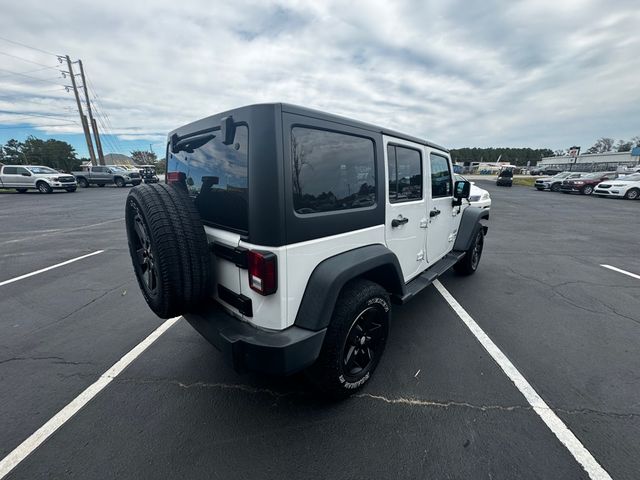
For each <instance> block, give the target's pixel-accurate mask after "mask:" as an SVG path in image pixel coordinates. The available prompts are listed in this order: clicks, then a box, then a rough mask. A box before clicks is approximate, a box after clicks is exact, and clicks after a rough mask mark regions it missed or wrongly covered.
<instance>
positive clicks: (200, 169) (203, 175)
mask: <svg viewBox="0 0 640 480" xmlns="http://www.w3.org/2000/svg"><path fill="white" fill-rule="evenodd" d="M222 140H223V139H222V138H221V135H220V128H219V127H217V128H216V127H213V128H210V129H208V130H206V131H197V132H194V134H193V135H191V136H190V135H184V136H183V137H181V139H180V140H179V141H178V142H177V144H176V145H175V146H174V147H173V148H169V149H168V152H167V160H168V161H167V176H166V178H167V182H168V183H173V184H176V185H177V186H179V187H180V188H184V189H185V190H186V191H187V192H188V193H189V196H190V197H191V198H192V199H193V201H194V204H195V206H196V209H197V210H198V213H199V214H200V218H201V219H202V222H203V224H204V227H205V232H206V234H207V239H208V241H209V244H210V246H211V251H212V254H211V262H212V268H213V272H214V286H213V291H212V296H213V297H214V298H215V299H216V300H217V301H219V302H220V303H222V304H223V305H225V306H226V307H227V308H228V309H229V310H230V311H232V312H234V313H235V314H236V315H237V316H239V317H240V316H242V315H241V313H240V311H239V310H238V308H236V307H234V306H233V305H232V303H230V302H234V299H235V300H237V299H238V298H239V296H240V295H241V293H242V289H241V285H240V278H241V271H242V269H241V267H239V266H238V263H240V261H241V260H242V258H240V257H241V256H242V255H241V254H240V253H239V251H238V247H239V245H240V240H241V238H242V237H243V236H246V235H247V234H248V196H247V188H248V183H247V182H248V143H249V129H248V127H247V126H246V125H238V126H237V127H236V128H235V138H234V141H233V143H232V144H230V145H227V144H225V143H224V142H223V141H222ZM172 150H173V151H172ZM245 271H246V270H245ZM247 288H248V286H247Z"/></svg>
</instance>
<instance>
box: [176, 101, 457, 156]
mask: <svg viewBox="0 0 640 480" xmlns="http://www.w3.org/2000/svg"><path fill="white" fill-rule="evenodd" d="M262 106H275V107H280V108H281V109H282V111H283V112H287V113H293V114H295V115H302V116H306V117H311V118H317V119H319V120H326V121H329V122H334V123H339V124H342V125H347V126H350V127H355V128H361V129H363V130H369V131H372V132H376V133H382V134H383V135H388V136H391V137H396V138H400V139H402V140H408V141H410V142H414V143H418V144H421V145H426V146H428V147H431V148H435V149H438V150H441V151H443V152H448V151H449V150H448V149H446V148H444V147H442V146H440V145H437V144H435V143H432V142H429V141H427V140H424V139H422V138H418V137H414V136H412V135H407V134H406V133H401V132H398V131H396V130H391V129H389V128H384V127H380V126H378V125H374V124H371V123H366V122H361V121H359V120H354V119H351V118H347V117H343V116H341V115H334V114H332V113H327V112H322V111H320V110H315V109H312V108H307V107H301V106H299V105H292V104H290V103H256V104H252V105H246V106H244V107H238V108H234V109H232V110H227V111H225V112H220V113H216V114H215V115H211V116H210V117H207V118H203V119H201V120H197V121H195V122H192V123H189V124H187V125H183V126H182V127H180V128H177V129H175V130H174V131H172V132H170V133H169V136H171V135H173V134H174V133H175V134H178V135H181V134H183V132H185V131H189V130H191V129H192V128H194V127H195V128H196V129H198V127H199V125H202V122H203V121H206V120H207V119H211V118H215V117H218V118H221V117H225V116H228V115H231V116H233V113H234V112H237V111H239V110H249V109H252V108H256V107H262Z"/></svg>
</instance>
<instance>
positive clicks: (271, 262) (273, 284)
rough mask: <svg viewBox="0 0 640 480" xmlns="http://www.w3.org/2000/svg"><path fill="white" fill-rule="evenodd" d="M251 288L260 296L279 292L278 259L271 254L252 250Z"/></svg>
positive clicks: (250, 266)
mask: <svg viewBox="0 0 640 480" xmlns="http://www.w3.org/2000/svg"><path fill="white" fill-rule="evenodd" d="M248 264H249V265H248V267H249V287H251V290H254V291H256V292H258V293H259V294H260V295H271V294H272V293H276V290H278V268H277V265H278V257H276V256H275V255H274V254H273V253H271V252H263V251H258V250H250V251H249V255H248Z"/></svg>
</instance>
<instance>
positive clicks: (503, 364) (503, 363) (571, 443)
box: [433, 280, 611, 480]
mask: <svg viewBox="0 0 640 480" xmlns="http://www.w3.org/2000/svg"><path fill="white" fill-rule="evenodd" d="M433 285H434V286H435V287H436V289H437V290H438V292H440V295H442V296H443V297H444V299H445V300H446V301H447V303H448V304H449V305H450V306H451V308H452V309H453V310H454V311H455V312H456V314H457V315H458V317H460V319H461V320H462V321H463V322H464V323H465V325H466V326H467V327H468V328H469V330H471V333H473V335H474V336H475V337H476V339H478V341H479V342H480V343H481V344H482V346H483V347H484V349H485V350H486V351H487V352H488V353H489V355H491V357H492V358H493V359H494V360H495V362H496V363H497V364H498V365H499V366H500V368H501V369H502V370H503V371H504V373H505V374H506V375H507V377H509V379H510V380H511V381H512V382H513V383H514V385H515V386H516V388H517V389H518V390H520V393H522V395H524V398H525V399H526V400H527V402H528V403H529V405H531V406H532V407H533V410H534V411H535V412H536V413H537V414H538V416H539V417H540V418H541V419H542V421H543V422H544V423H545V424H546V425H547V427H549V429H550V430H551V431H552V432H553V434H554V435H555V436H556V437H557V438H558V440H560V442H561V443H562V444H563V445H564V446H565V447H566V448H567V450H569V452H570V453H571V455H573V458H575V459H576V460H577V461H578V463H579V464H580V465H582V468H584V470H585V471H586V472H587V474H588V475H589V477H590V478H591V479H593V480H611V477H610V476H609V474H608V473H607V472H606V470H605V469H604V468H602V467H601V466H600V464H599V463H598V462H597V461H596V459H595V458H593V456H592V455H591V453H590V452H589V451H588V450H587V449H586V448H585V447H584V445H582V443H581V442H580V440H578V438H577V437H576V436H575V435H574V434H573V432H571V430H569V428H568V427H567V426H566V425H565V424H564V423H563V422H562V420H560V418H559V417H558V416H557V415H556V414H555V412H554V411H553V410H551V408H549V406H548V405H547V404H546V403H545V401H544V400H543V399H542V397H540V395H538V393H537V392H536V391H535V390H534V389H533V387H532V386H531V384H530V383H529V382H527V380H526V379H525V378H524V377H523V376H522V374H521V373H520V372H519V371H518V369H517V368H516V367H515V366H514V365H513V363H511V361H510V360H509V359H508V358H507V356H506V355H505V354H504V353H502V351H501V350H500V349H499V348H498V347H497V346H496V344H495V343H493V341H492V340H491V339H490V338H489V337H488V336H487V334H486V333H484V331H483V330H482V328H480V326H479V325H478V324H477V323H476V322H475V320H474V319H473V318H471V315H469V314H468V313H467V311H466V310H465V309H464V308H463V307H462V306H461V305H460V304H459V303H458V302H457V301H456V299H455V298H453V296H452V295H451V294H450V293H449V291H448V290H447V289H446V288H444V286H443V285H442V284H441V283H440V282H439V281H438V280H436V281H434V282H433Z"/></svg>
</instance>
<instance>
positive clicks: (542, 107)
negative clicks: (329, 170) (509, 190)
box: [0, 0, 640, 148]
mask: <svg viewBox="0 0 640 480" xmlns="http://www.w3.org/2000/svg"><path fill="white" fill-rule="evenodd" d="M41 5H42V3H41V2H39V1H37V0H23V1H21V2H15V3H13V4H11V5H5V6H4V7H3V17H4V18H8V19H10V21H8V22H5V23H4V24H3V31H2V34H1V35H2V36H3V37H6V38H11V39H14V40H16V41H20V42H24V43H27V44H30V45H35V46H38V47H40V48H43V49H45V50H48V51H53V52H55V53H69V54H70V55H71V56H72V57H73V58H82V59H83V61H84V65H85V69H86V71H87V72H88V74H89V76H90V78H91V82H92V84H93V86H94V87H95V90H96V91H97V93H98V94H99V96H100V98H101V104H102V107H103V109H104V111H105V112H107V113H108V115H109V120H110V122H109V123H110V125H111V127H112V129H113V131H114V132H115V133H117V134H118V135H119V136H120V138H121V139H122V140H131V139H138V140H145V141H149V142H155V144H156V145H161V144H162V142H163V138H164V135H165V134H166V132H167V131H169V130H171V129H173V128H175V127H177V126H179V125H181V124H183V123H186V122H189V121H192V120H195V119H197V118H200V117H204V116H207V115H210V114H213V113H216V112H219V111H222V110H225V109H228V108H233V107H235V106H241V105H245V104H250V103H259V102H268V101H284V102H290V103H297V104H302V105H304V106H309V107H313V108H319V109H323V110H328V111H330V112H332V113H338V114H342V115H348V116H353V117H356V118H358V119H361V120H364V121H369V122H374V123H379V124H382V125H384V126H388V127H390V128H394V129H397V130H403V131H407V132H408V133H411V134H414V135H417V136H421V137H425V138H428V139H430V140H433V141H435V142H437V143H441V144H444V145H447V146H450V147H461V146H506V145H513V146H532V147H537V146H539V147H543V146H548V147H551V148H558V147H566V146H568V145H569V144H574V143H578V144H582V145H584V146H588V145H590V144H591V143H592V142H593V141H594V140H595V139H596V137H598V136H603V135H606V136H613V137H616V138H628V137H631V136H633V135H637V134H640V122H638V118H640V117H639V116H638V115H637V105H638V104H640V89H638V88H637V84H638V80H637V79H638V73H637V72H638V71H640V55H638V54H637V52H638V51H640V42H639V35H638V33H637V25H638V23H639V21H640V14H639V13H638V9H637V4H636V3H635V2H632V1H616V2H605V1H578V0H574V1H571V2H569V1H563V2H558V1H555V0H554V1H551V0H545V1H541V0H531V1H525V2H509V1H504V2H503V1H497V0H490V1H487V2H482V3H477V4H476V3H475V2H474V3H470V2H463V1H453V2H437V3H434V2H420V1H414V2H408V1H406V2H387V1H367V2H362V1H352V2H349V3H345V2H302V1H282V2H274V1H272V2H257V1H253V2H252V1H246V2H234V3H233V5H229V4H225V3H222V2H208V1H201V2H175V1H155V2H124V1H122V0H117V1H110V2H102V3H98V2H92V3H85V2H82V3H80V2H71V1H59V2H55V6H54V5H51V6H48V7H45V8H43V7H42V6H41ZM33 12H38V14H37V15H35V14H33ZM0 51H2V52H6V53H10V54H13V55H20V56H23V57H26V58H27V59H29V60H31V61H35V62H38V63H41V62H42V63H44V64H46V65H50V64H55V58H53V57H51V58H47V56H46V55H44V54H40V53H38V52H33V51H29V50H25V49H23V48H20V47H18V46H15V45H11V44H8V43H5V42H2V41H0ZM0 60H1V61H2V62H3V63H2V66H0V68H3V69H7V70H11V71H27V70H30V67H33V69H37V68H38V66H37V65H32V64H31V65H30V64H28V63H21V62H20V61H19V60H16V59H13V58H11V57H6V56H5V57H3V58H1V59H0ZM3 73H4V72H3V71H0V89H2V90H3V91H5V92H8V93H7V94H2V95H0V110H8V111H19V112H27V113H29V112H31V113H50V114H51V115H61V116H63V117H65V118H67V119H68V121H74V120H75V117H74V108H75V102H74V101H73V98H72V95H71V94H67V93H65V92H64V91H63V90H62V88H61V87H60V88H59V90H58V91H52V90H51V89H53V88H55V85H54V84H52V83H47V82H37V81H35V82H30V81H27V80H28V78H25V77H15V76H14V77H12V76H10V75H9V76H5V77H3ZM32 75H33V76H37V77H38V78H47V79H52V78H53V79H55V77H56V73H55V71H54V70H44V71H40V72H37V73H33V74H32ZM12 82H13V83H12ZM15 82H17V83H15ZM47 89H48V91H47V92H44V90H47ZM34 93H40V94H42V95H43V96H42V97H40V98H39V97H34V96H33V95H32V94H34ZM10 121H11V116H10V115H6V116H5V115H0V123H8V122H10ZM52 123H54V124H55V123H56V120H52V119H47V118H38V119H37V120H36V124H40V125H51V124H52ZM60 123H62V121H61V122H60ZM46 128H49V129H51V128H52V127H46ZM54 131H58V132H60V131H67V132H79V131H80V130H79V127H78V126H77V125H65V126H62V127H55V128H54Z"/></svg>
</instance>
